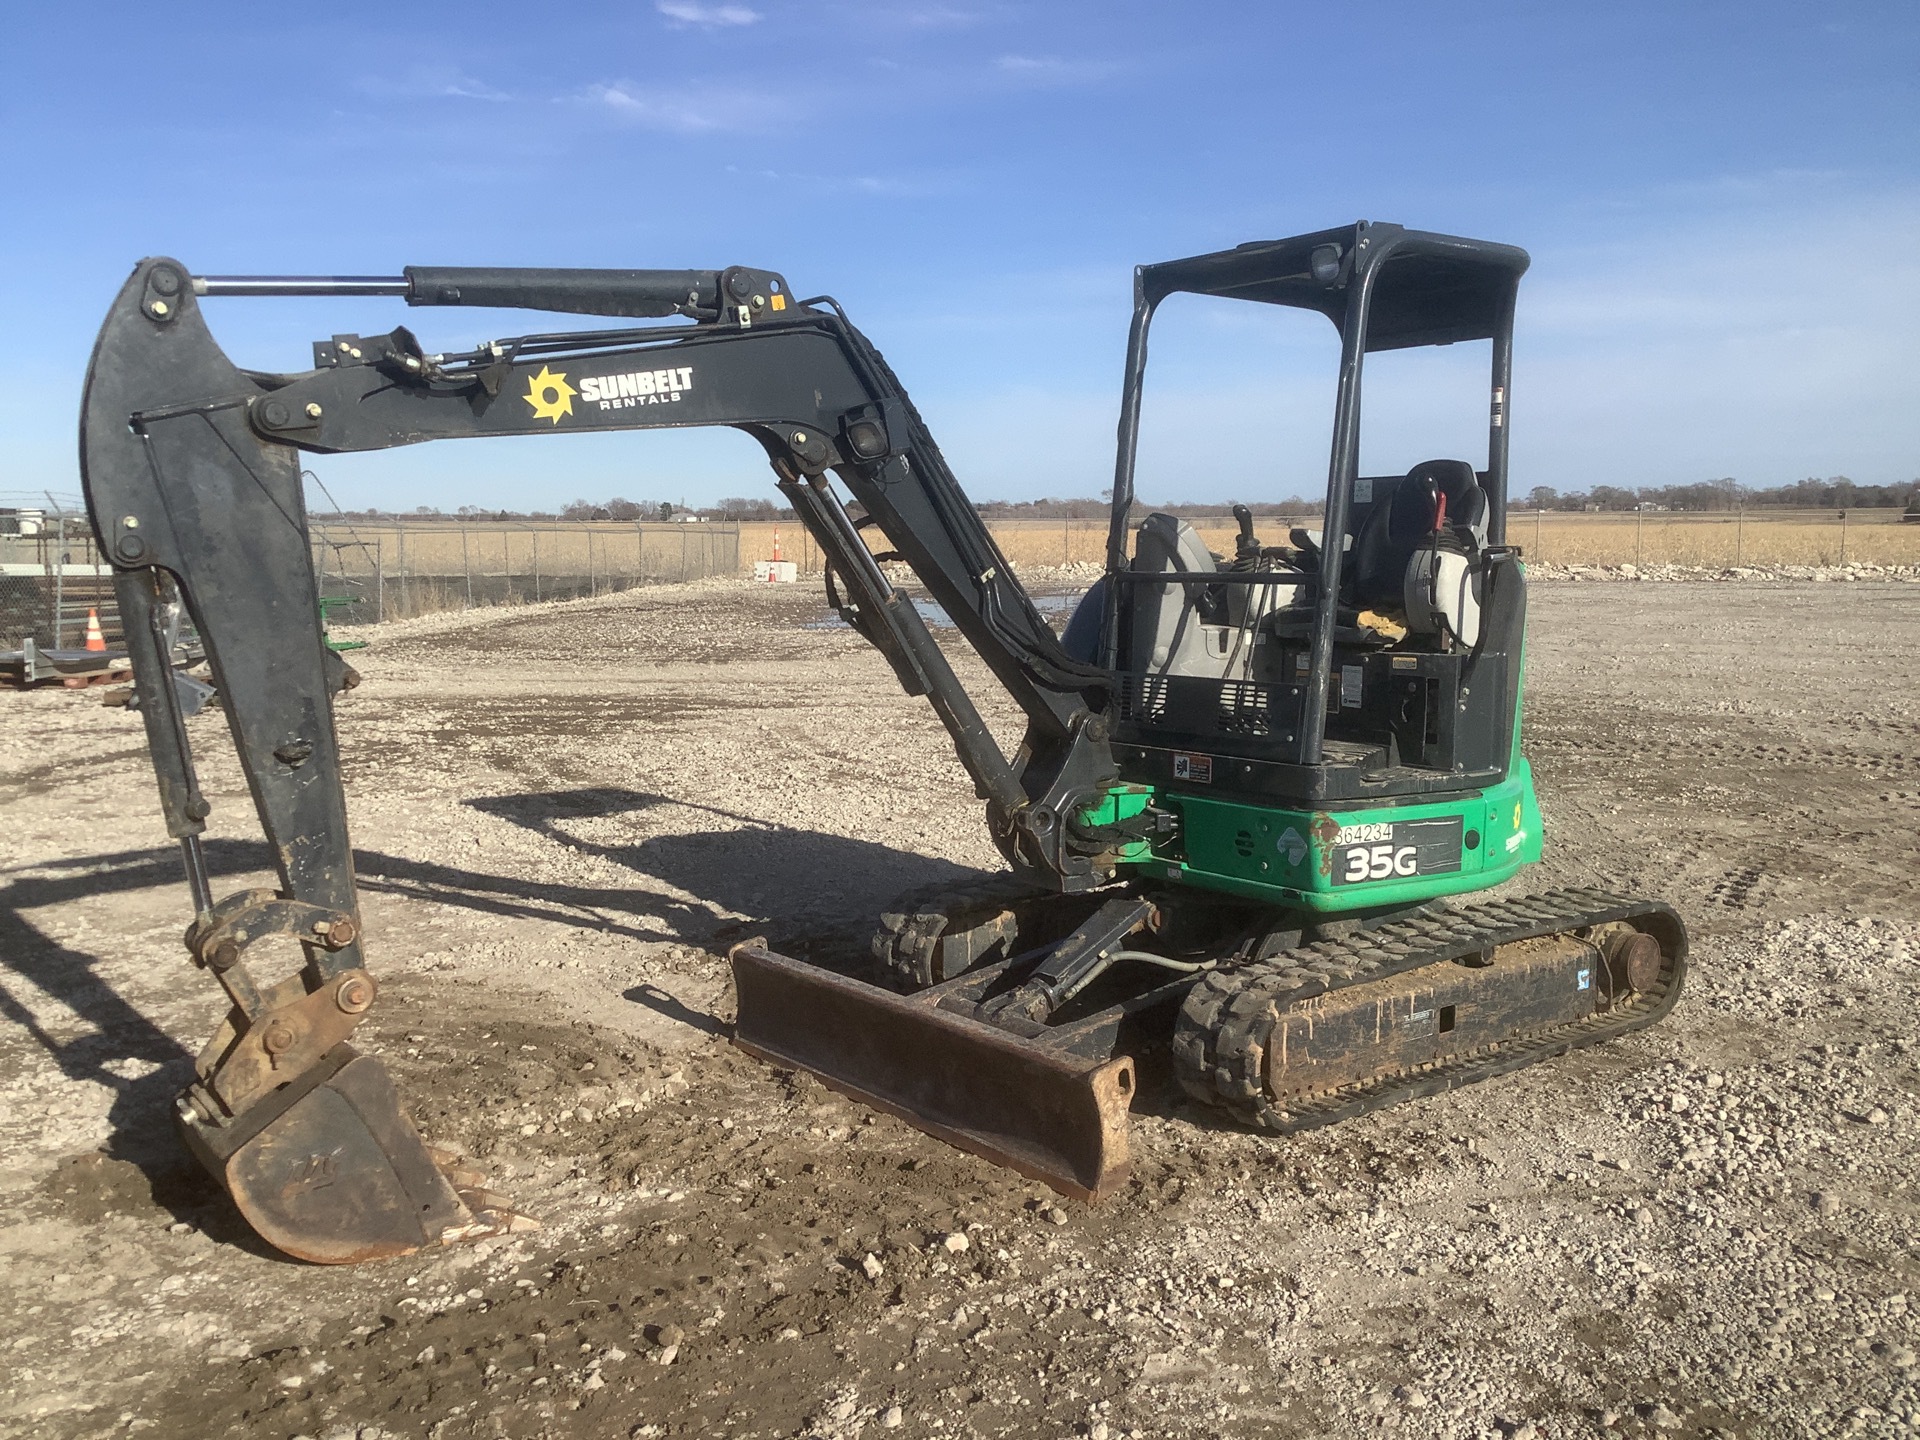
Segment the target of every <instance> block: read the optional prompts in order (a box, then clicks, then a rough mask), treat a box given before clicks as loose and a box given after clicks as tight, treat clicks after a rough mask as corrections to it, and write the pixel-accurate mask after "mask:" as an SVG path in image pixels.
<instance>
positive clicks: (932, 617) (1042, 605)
mask: <svg viewBox="0 0 1920 1440" xmlns="http://www.w3.org/2000/svg"><path fill="white" fill-rule="evenodd" d="M1086 593H1087V592H1086V591H1084V590H1067V591H1062V592H1060V593H1057V594H1049V595H1035V596H1034V597H1033V608H1034V609H1036V610H1038V611H1039V612H1040V613H1041V614H1042V615H1043V616H1045V617H1046V618H1047V619H1048V620H1049V621H1051V622H1054V628H1055V629H1058V628H1059V626H1060V624H1061V623H1063V622H1064V621H1065V620H1066V618H1067V617H1068V616H1069V615H1071V614H1073V607H1074V606H1076V605H1078V604H1079V603H1080V597H1081V596H1082V595H1085V594H1086ZM913 608H914V609H916V610H918V611H919V612H920V618H921V619H922V620H924V621H926V622H927V624H928V625H929V626H931V627H932V628H934V629H936V630H951V629H953V617H952V616H951V615H949V614H947V612H946V610H945V609H943V608H942V607H941V606H939V605H937V604H935V603H934V602H933V601H931V600H928V599H926V598H925V597H924V596H919V595H916V596H914V597H913ZM800 628H801V629H802V630H845V629H847V628H848V626H847V622H846V621H844V620H842V619H841V618H840V617H839V616H838V615H823V616H821V617H820V618H819V619H817V620H809V621H807V622H806V623H804V624H803V625H801V627H800Z"/></svg>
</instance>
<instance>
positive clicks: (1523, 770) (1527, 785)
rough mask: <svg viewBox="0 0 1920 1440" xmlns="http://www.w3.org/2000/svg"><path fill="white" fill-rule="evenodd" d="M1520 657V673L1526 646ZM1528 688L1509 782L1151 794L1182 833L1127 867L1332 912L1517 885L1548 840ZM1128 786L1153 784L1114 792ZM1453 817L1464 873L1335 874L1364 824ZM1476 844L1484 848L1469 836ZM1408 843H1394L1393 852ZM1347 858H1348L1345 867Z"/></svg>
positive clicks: (1132, 854) (1518, 696) (1516, 726)
mask: <svg viewBox="0 0 1920 1440" xmlns="http://www.w3.org/2000/svg"><path fill="white" fill-rule="evenodd" d="M1522 573H1523V574H1524V571H1523V572H1522ZM1518 663H1519V665H1520V667H1521V674H1522V675H1523V676H1524V675H1525V673H1526V668H1525V667H1526V645H1525V642H1524V641H1523V642H1522V644H1521V648H1520V655H1519V657H1518ZM1523 691H1524V686H1522V687H1520V688H1518V689H1516V693H1515V696H1514V716H1513V750H1512V753H1511V755H1510V757H1509V762H1508V766H1507V778H1506V779H1505V780H1503V781H1501V782H1500V783H1499V784H1497V785H1493V786H1489V787H1488V788H1486V789H1484V790H1470V791H1465V792H1463V793H1461V794H1458V795H1452V796H1446V797H1443V798H1441V799H1437V800H1436V799H1434V798H1432V797H1430V796H1429V797H1422V798H1421V799H1419V800H1417V801H1408V802H1405V803H1395V804H1391V805H1381V806H1364V807H1354V808H1343V809H1339V810H1318V811H1315V810H1300V809H1294V808H1289V807H1286V806H1284V805H1272V804H1267V803H1263V802H1256V801H1248V800H1241V799H1234V798H1230V797H1227V796H1222V797H1219V798H1216V797H1214V796H1212V795H1201V794H1194V793H1191V792H1184V793H1179V794H1175V793H1171V792H1168V793H1164V794H1160V795H1157V796H1154V797H1153V803H1154V804H1155V805H1157V806H1158V807H1159V808H1160V809H1163V810H1171V811H1174V812H1175V813H1176V814H1178V815H1179V816H1180V829H1179V832H1178V834H1177V836H1175V837H1171V838H1168V839H1165V840H1161V841H1158V842H1156V845H1155V848H1154V853H1150V854H1148V855H1146V856H1139V855H1138V854H1137V853H1136V851H1135V849H1134V847H1129V852H1128V854H1127V856H1126V859H1125V861H1124V868H1126V869H1128V870H1131V871H1132V872H1133V873H1134V874H1136V875H1139V876H1142V877H1147V876H1151V877H1152V878H1154V879H1156V880H1172V881H1174V882H1176V883H1178V884H1182V885H1193V886H1197V887H1199V888H1201V889H1205V890H1218V891H1223V892H1225V893H1226V894H1229V895H1239V896H1244V897H1245V898H1247V899H1250V900H1264V901H1267V902H1269V903H1271V904H1274V905H1285V906H1290V907H1293V908H1296V909H1302V910H1311V911H1314V912H1316V913H1319V914H1336V915H1337V914H1340V913H1342V912H1344V911H1348V910H1371V909H1374V908H1377V907H1381V906H1402V905H1418V904H1421V903H1423V902H1425V901H1428V900H1433V899H1437V898H1439V897H1440V896H1443V895H1460V894H1465V893H1467V892H1468V891H1473V890H1485V889H1487V888H1489V887H1490V886H1494V885H1498V884H1500V883H1501V882H1502V881H1505V880H1510V879H1512V878H1513V877H1514V875H1516V874H1517V873H1518V872H1519V870H1520V868H1521V866H1523V865H1531V864H1532V863H1533V862H1534V861H1536V860H1538V859H1539V858H1540V851H1541V844H1542V839H1543V837H1542V833H1541V830H1542V827H1541V821H1540V805H1539V802H1538V801H1537V800H1536V799H1535V798H1534V793H1533V767H1532V766H1530V765H1529V764H1528V763H1527V760H1526V757H1525V756H1524V755H1522V754H1521V753H1520V710H1521V707H1522V705H1523V703H1524V693H1523ZM1120 788H1132V789H1141V788H1145V787H1140V786H1134V787H1116V789H1120ZM1140 803H1141V804H1142V805H1144V804H1145V803H1146V802H1145V801H1144V800H1143V801H1141V802H1140ZM1128 813H1132V812H1128ZM1456 817H1457V818H1458V821H1459V833H1460V842H1461V843H1460V850H1459V863H1458V866H1457V868H1452V869H1443V870H1430V871H1426V872H1425V873H1416V874H1413V875H1408V876H1404V877H1403V876H1400V875H1397V874H1393V873H1391V870H1389V873H1388V874H1387V875H1386V876H1385V877H1384V878H1380V879H1374V878H1371V875H1369V878H1366V879H1361V880H1354V881H1350V882H1344V883H1343V881H1342V879H1341V878H1340V876H1338V875H1336V869H1339V870H1340V871H1342V872H1344V871H1345V870H1346V869H1347V866H1349V865H1351V864H1352V863H1353V861H1352V850H1351V847H1352V846H1353V845H1355V844H1357V843H1358V844H1364V843H1365V841H1366V840H1368V839H1372V838H1375V836H1374V835H1371V834H1369V833H1368V829H1367V827H1374V830H1375V831H1377V830H1378V829H1379V827H1385V826H1392V825H1396V824H1399V825H1405V824H1410V823H1413V822H1418V821H1435V820H1438V821H1446V820H1449V819H1453V818H1456ZM1356 832H1357V833H1356ZM1389 833H1391V832H1389ZM1378 838H1379V839H1382V840H1384V839H1385V838H1386V837H1385V835H1379V836H1378ZM1469 840H1473V841H1476V842H1477V843H1474V844H1468V843H1466V842H1467V841H1469ZM1141 848H1145V847H1141ZM1368 848H1369V849H1370V850H1371V847H1370V846H1369V847H1368ZM1406 848H1407V847H1405V846H1400V847H1393V846H1391V844H1389V851H1388V859H1389V860H1391V858H1392V855H1393V854H1394V853H1396V852H1398V853H1404V851H1405V849H1406ZM1341 860H1344V861H1345V862H1346V864H1344V865H1342V864H1339V863H1338V862H1339V861H1341Z"/></svg>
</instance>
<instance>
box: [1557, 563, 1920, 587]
mask: <svg viewBox="0 0 1920 1440" xmlns="http://www.w3.org/2000/svg"><path fill="white" fill-rule="evenodd" d="M1527 578H1528V579H1530V580H1709V581H1729V580H1772V581H1801V582H1805V583H1811V584H1815V585H1826V584H1831V583H1834V582H1846V581H1858V580H1872V581H1878V582H1880V583H1882V584H1887V583H1905V584H1909V585H1914V584H1920V565H1870V564H1867V563H1866V562H1864V561H1854V562H1849V563H1848V564H1845V565H1560V564H1556V563H1554V562H1553V561H1550V560H1529V561H1527Z"/></svg>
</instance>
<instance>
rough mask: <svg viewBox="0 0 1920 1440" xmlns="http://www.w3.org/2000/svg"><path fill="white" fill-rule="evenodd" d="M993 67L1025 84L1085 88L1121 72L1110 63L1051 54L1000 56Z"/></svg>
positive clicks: (1109, 61) (1011, 78) (1117, 66)
mask: <svg viewBox="0 0 1920 1440" xmlns="http://www.w3.org/2000/svg"><path fill="white" fill-rule="evenodd" d="M993 68H994V69H996V70H998V71H999V72H1000V73H1001V74H1002V75H1003V76H1005V77H1007V78H1008V79H1010V80H1015V81H1018V82H1020V83H1022V84H1026V85H1082V84H1086V83H1088V82H1090V81H1094V80H1104V79H1105V78H1106V77H1107V76H1109V75H1112V74H1113V73H1114V72H1116V71H1117V70H1119V68H1120V67H1119V65H1117V64H1115V63H1114V62H1113V61H1111V60H1061V59H1058V58H1057V57H1055V56H1051V55H1001V56H999V57H997V58H996V59H995V60H994V62H993Z"/></svg>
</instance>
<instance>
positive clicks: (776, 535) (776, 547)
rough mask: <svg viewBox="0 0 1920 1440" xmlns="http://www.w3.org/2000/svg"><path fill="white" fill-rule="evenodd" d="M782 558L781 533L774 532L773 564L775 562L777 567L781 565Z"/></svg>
mask: <svg viewBox="0 0 1920 1440" xmlns="http://www.w3.org/2000/svg"><path fill="white" fill-rule="evenodd" d="M781 558H782V557H781V554H780V532H779V531H778V530H776V531H774V532H773V562H774V564H776V565H777V564H779V563H780V560H781Z"/></svg>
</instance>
